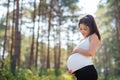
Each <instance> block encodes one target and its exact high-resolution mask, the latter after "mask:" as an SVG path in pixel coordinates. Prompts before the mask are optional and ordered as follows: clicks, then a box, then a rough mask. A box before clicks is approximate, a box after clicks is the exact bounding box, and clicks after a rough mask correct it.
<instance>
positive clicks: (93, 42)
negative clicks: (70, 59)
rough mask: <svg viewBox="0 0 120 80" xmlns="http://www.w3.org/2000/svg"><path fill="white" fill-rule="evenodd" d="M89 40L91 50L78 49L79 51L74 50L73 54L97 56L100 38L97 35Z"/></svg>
mask: <svg viewBox="0 0 120 80" xmlns="http://www.w3.org/2000/svg"><path fill="white" fill-rule="evenodd" d="M89 40H90V48H89V50H84V49H81V48H77V49H74V50H73V52H72V53H80V54H83V55H85V56H93V55H95V53H96V50H97V48H98V45H99V42H100V40H99V39H98V36H97V35H96V34H93V35H91V36H90V38H89Z"/></svg>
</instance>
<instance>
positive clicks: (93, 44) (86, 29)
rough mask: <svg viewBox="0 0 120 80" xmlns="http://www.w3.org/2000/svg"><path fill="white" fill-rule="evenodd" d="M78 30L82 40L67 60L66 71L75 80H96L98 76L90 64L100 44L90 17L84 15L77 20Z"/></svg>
mask: <svg viewBox="0 0 120 80" xmlns="http://www.w3.org/2000/svg"><path fill="white" fill-rule="evenodd" d="M78 27H79V30H80V32H81V34H82V35H83V36H84V39H83V40H82V41H81V42H80V43H79V44H78V45H77V47H76V48H75V49H74V50H73V52H72V54H71V55H70V56H69V58H68V60H67V67H68V71H69V72H70V73H72V74H74V75H75V76H76V78H77V80H97V79H98V74H97V71H96V69H95V67H94V64H93V62H92V57H93V56H94V55H95V53H96V50H97V48H98V46H99V44H100V41H101V36H100V33H99V31H98V29H97V25H96V22H95V20H94V17H93V16H92V15H86V16H84V17H82V18H81V19H80V20H79V23H78Z"/></svg>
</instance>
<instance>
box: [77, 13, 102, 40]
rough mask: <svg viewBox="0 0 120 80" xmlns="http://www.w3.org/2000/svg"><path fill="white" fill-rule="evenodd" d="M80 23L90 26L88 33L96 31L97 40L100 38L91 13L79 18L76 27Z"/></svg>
mask: <svg viewBox="0 0 120 80" xmlns="http://www.w3.org/2000/svg"><path fill="white" fill-rule="evenodd" d="M80 24H84V25H86V26H88V27H89V28H90V34H89V35H92V34H93V33H96V34H97V36H98V38H99V40H101V36H100V33H99V30H98V28H97V25H96V22H95V19H94V17H93V16H92V15H86V16H84V17H82V18H81V19H80V20H79V23H78V27H79V26H80Z"/></svg>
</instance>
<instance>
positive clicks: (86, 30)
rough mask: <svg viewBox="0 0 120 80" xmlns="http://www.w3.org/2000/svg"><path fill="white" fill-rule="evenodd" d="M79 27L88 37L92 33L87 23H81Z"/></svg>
mask: <svg viewBox="0 0 120 80" xmlns="http://www.w3.org/2000/svg"><path fill="white" fill-rule="evenodd" d="M79 29H80V32H81V33H82V35H83V36H84V37H87V36H88V35H89V34H90V28H89V27H88V26H86V25H85V24H80V26H79Z"/></svg>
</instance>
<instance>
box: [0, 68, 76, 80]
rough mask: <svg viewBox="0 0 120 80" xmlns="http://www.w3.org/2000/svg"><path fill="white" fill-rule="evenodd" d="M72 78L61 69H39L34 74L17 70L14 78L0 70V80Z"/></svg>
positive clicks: (6, 71) (65, 79) (28, 70)
mask: <svg viewBox="0 0 120 80" xmlns="http://www.w3.org/2000/svg"><path fill="white" fill-rule="evenodd" d="M73 79H74V77H72V76H71V75H69V74H68V73H67V72H66V71H65V70H63V69H56V70H55V69H41V70H39V73H37V71H36V73H34V72H33V71H32V70H30V69H17V70H16V73H15V76H14V75H13V74H12V73H11V70H10V69H8V68H6V69H0V80H73Z"/></svg>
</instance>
